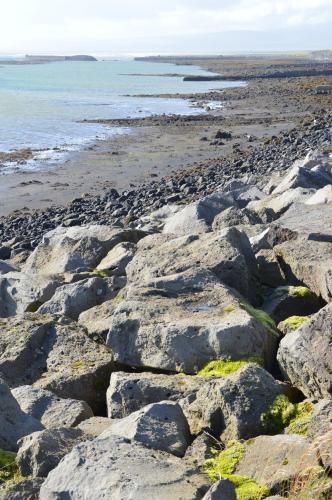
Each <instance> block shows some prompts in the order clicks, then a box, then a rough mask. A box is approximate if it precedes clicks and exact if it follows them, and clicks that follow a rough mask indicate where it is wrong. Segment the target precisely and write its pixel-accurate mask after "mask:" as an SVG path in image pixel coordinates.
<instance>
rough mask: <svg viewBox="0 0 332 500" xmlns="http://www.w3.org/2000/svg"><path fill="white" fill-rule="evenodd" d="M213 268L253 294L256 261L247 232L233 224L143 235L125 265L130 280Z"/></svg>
mask: <svg viewBox="0 0 332 500" xmlns="http://www.w3.org/2000/svg"><path fill="white" fill-rule="evenodd" d="M199 268H205V269H209V270H210V271H212V272H213V273H214V274H215V275H216V276H217V278H218V279H220V280H221V281H222V282H223V283H225V284H226V285H229V286H231V287H233V288H236V290H238V291H239V292H240V293H241V294H242V295H243V296H244V297H248V298H251V297H252V296H255V292H256V290H255V278H256V276H257V265H256V260H255V256H254V254H253V251H252V248H251V246H250V242H249V240H248V237H247V235H246V234H244V233H242V232H241V231H238V230H237V229H236V228H235V227H232V228H227V229H224V230H222V231H218V232H215V233H208V234H202V235H190V236H182V237H180V238H174V236H171V235H158V236H153V237H147V238H144V240H142V241H141V242H140V244H139V245H138V251H137V253H136V255H135V257H134V259H133V260H132V261H131V263H130V264H129V265H128V267H127V277H128V282H129V283H134V282H139V283H143V282H147V281H151V278H157V277H161V276H167V275H170V274H176V273H179V272H183V271H186V270H189V269H194V270H197V269H199Z"/></svg>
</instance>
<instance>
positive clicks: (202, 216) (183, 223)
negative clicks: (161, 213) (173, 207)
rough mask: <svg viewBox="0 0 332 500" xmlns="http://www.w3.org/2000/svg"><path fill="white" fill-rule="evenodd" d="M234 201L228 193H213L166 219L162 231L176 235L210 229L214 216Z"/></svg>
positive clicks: (197, 232) (204, 231)
mask: <svg viewBox="0 0 332 500" xmlns="http://www.w3.org/2000/svg"><path fill="white" fill-rule="evenodd" d="M234 203H235V202H234V199H233V197H232V196H230V195H229V194H228V193H222V192H221V193H213V194H211V195H209V196H206V197H205V198H202V199H201V200H198V201H196V202H194V203H191V204H190V205H187V206H186V207H184V208H183V209H182V210H180V211H179V212H177V213H175V214H174V215H173V216H171V217H170V218H169V219H167V220H166V223H165V226H164V229H163V232H164V233H166V234H173V235H177V236H183V235H188V234H199V233H206V232H207V231H209V230H210V229H211V225H212V223H213V220H214V218H215V216H216V215H218V214H219V213H220V212H222V211H223V210H225V208H228V207H230V206H232V205H234Z"/></svg>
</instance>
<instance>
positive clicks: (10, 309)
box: [0, 272, 62, 318]
mask: <svg viewBox="0 0 332 500" xmlns="http://www.w3.org/2000/svg"><path fill="white" fill-rule="evenodd" d="M60 285H62V279H54V278H52V277H44V276H39V275H37V274H35V275H31V274H29V273H23V272H9V273H7V274H5V275H4V276H0V318H8V317H10V316H15V315H16V314H23V313H25V312H34V311H36V310H37V309H38V307H40V306H41V304H43V303H44V302H45V301H47V300H49V299H50V298H51V297H52V295H53V294H54V292H55V290H56V289H57V288H58V287H59V286H60Z"/></svg>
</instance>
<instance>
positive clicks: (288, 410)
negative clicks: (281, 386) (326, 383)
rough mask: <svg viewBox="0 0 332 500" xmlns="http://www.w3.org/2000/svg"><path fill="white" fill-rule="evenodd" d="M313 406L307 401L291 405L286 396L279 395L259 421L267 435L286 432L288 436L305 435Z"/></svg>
mask: <svg viewBox="0 0 332 500" xmlns="http://www.w3.org/2000/svg"><path fill="white" fill-rule="evenodd" d="M312 413H313V405H312V404H311V403H310V402H309V401H304V402H303V403H297V404H293V403H291V402H290V401H289V399H288V398H287V396H285V395H283V394H281V395H279V396H277V397H276V399H275V400H274V401H273V403H272V404H271V406H270V408H269V409H268V410H267V412H266V413H263V414H262V415H261V421H262V423H263V425H264V427H265V430H266V432H268V433H269V434H279V433H280V432H282V431H283V430H286V432H287V433H288V434H300V435H306V434H307V431H308V424H309V422H310V421H311V417H312Z"/></svg>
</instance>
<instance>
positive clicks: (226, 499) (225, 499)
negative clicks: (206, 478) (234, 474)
mask: <svg viewBox="0 0 332 500" xmlns="http://www.w3.org/2000/svg"><path fill="white" fill-rule="evenodd" d="M203 500H236V493H235V487H234V484H233V483H232V482H231V481H229V480H228V479H221V480H220V481H218V482H217V483H215V484H214V485H213V486H211V488H210V489H209V491H208V492H207V494H206V495H205V496H204V498H203Z"/></svg>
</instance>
